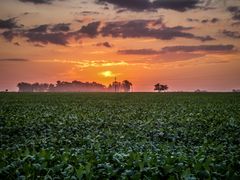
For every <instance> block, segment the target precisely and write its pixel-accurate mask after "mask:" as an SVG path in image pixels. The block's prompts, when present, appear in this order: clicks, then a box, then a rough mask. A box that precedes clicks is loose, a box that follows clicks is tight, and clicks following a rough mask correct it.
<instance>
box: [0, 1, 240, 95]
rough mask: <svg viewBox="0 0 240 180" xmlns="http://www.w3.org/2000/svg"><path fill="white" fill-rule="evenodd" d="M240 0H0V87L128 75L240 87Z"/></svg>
mask: <svg viewBox="0 0 240 180" xmlns="http://www.w3.org/2000/svg"><path fill="white" fill-rule="evenodd" d="M239 30H240V0H225V1H224V0H1V2H0V91H3V90H5V89H9V90H11V91H16V90H17V87H16V84H17V83H18V82H22V81H24V82H31V83H34V82H47V83H55V82H56V81H57V80H62V81H73V80H79V81H83V82H85V81H90V82H92V81H96V82H99V83H102V84H104V85H108V84H110V83H111V82H112V81H113V80H114V77H115V76H116V77H117V80H118V81H122V80H125V79H128V80H129V81H131V82H132V83H133V85H134V86H133V89H134V91H153V85H154V84H156V83H158V82H160V83H163V84H168V86H169V87H170V89H169V90H170V91H193V90H196V89H202V90H208V91H231V90H232V89H240V31H239Z"/></svg>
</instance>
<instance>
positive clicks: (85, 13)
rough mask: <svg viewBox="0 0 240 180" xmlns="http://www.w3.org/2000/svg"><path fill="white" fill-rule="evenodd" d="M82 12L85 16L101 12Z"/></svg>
mask: <svg viewBox="0 0 240 180" xmlns="http://www.w3.org/2000/svg"><path fill="white" fill-rule="evenodd" d="M80 14H82V15H83V16H88V15H97V14H100V13H99V12H97V11H82V12H80Z"/></svg>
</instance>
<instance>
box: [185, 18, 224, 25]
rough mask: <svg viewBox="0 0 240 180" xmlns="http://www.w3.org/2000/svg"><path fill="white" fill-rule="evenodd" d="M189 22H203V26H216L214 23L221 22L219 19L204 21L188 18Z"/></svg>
mask: <svg viewBox="0 0 240 180" xmlns="http://www.w3.org/2000/svg"><path fill="white" fill-rule="evenodd" d="M187 21H189V22H201V23H203V24H205V23H213V24H214V23H217V22H218V21H220V20H219V19H218V18H212V19H203V20H199V19H192V18H187Z"/></svg>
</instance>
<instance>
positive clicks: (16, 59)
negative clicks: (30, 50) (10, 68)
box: [0, 58, 29, 62]
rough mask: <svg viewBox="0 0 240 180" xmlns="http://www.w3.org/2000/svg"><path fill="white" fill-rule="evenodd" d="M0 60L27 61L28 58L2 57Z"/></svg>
mask: <svg viewBox="0 0 240 180" xmlns="http://www.w3.org/2000/svg"><path fill="white" fill-rule="evenodd" d="M0 61H7V62H13V61H14V62H26V61H29V59H23V58H2V59H0Z"/></svg>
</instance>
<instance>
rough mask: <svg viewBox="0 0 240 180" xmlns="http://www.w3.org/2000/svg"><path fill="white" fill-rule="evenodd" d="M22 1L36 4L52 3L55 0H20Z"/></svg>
mask: <svg viewBox="0 0 240 180" xmlns="http://www.w3.org/2000/svg"><path fill="white" fill-rule="evenodd" d="M19 1H21V2H30V3H34V4H51V3H52V2H53V1H54V0H19Z"/></svg>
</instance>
